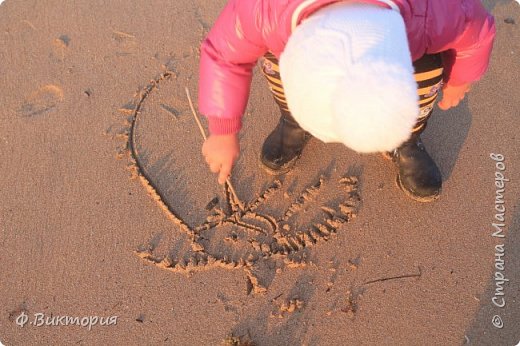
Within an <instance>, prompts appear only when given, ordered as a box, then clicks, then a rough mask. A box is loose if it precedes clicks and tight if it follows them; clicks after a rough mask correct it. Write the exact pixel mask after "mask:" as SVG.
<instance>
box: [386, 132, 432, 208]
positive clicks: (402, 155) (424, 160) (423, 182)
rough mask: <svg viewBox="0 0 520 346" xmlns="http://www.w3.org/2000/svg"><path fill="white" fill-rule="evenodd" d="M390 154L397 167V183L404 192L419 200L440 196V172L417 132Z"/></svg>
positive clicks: (425, 200) (423, 200)
mask: <svg viewBox="0 0 520 346" xmlns="http://www.w3.org/2000/svg"><path fill="white" fill-rule="evenodd" d="M390 156H391V157H392V160H393V161H394V162H395V163H396V165H397V167H398V169H399V173H398V174H397V184H398V185H399V187H400V188H401V190H403V191H404V192H405V194H407V195H408V196H409V197H411V198H412V199H414V200H416V201H419V202H431V201H434V200H435V199H437V198H438V197H439V196H440V193H441V189H442V176H441V172H440V171H439V168H438V167H437V165H436V164H435V162H434V161H433V159H432V158H431V156H430V155H429V154H428V152H427V151H426V148H425V147H424V144H423V142H422V141H421V138H420V136H419V134H413V135H412V137H411V138H410V139H409V140H408V141H406V142H405V143H403V144H402V145H401V146H400V147H399V148H397V149H395V150H394V151H393V152H391V153H390Z"/></svg>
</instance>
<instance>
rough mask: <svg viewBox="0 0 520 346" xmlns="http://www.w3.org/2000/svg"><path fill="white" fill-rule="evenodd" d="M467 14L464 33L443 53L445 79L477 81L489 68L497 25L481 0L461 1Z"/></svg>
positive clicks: (465, 81)
mask: <svg viewBox="0 0 520 346" xmlns="http://www.w3.org/2000/svg"><path fill="white" fill-rule="evenodd" d="M461 5H462V10H463V12H464V15H465V28H464V30H463V31H462V34H461V35H459V36H458V37H457V39H456V40H455V41H454V42H453V43H452V44H451V45H450V47H448V49H447V50H446V51H445V52H444V53H443V60H444V65H445V69H446V73H445V81H446V82H448V83H450V84H452V85H462V84H466V83H472V82H475V81H478V80H479V79H480V78H481V77H482V76H483V75H484V73H485V72H486V70H487V68H488V65H489V59H490V56H491V50H492V49H493V42H494V38H495V33H496V28H495V21H494V18H493V16H492V15H490V14H489V13H488V12H487V11H486V9H485V8H484V7H483V6H482V4H481V3H480V0H463V1H461Z"/></svg>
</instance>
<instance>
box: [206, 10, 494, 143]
mask: <svg viewBox="0 0 520 346" xmlns="http://www.w3.org/2000/svg"><path fill="white" fill-rule="evenodd" d="M339 1H342V0H230V1H228V3H227V5H226V7H225V8H224V10H223V11H222V13H221V14H220V16H219V18H218V19H217V21H216V23H215V25H214V27H213V28H212V30H211V31H210V33H209V34H208V36H207V37H206V39H205V40H204V41H203V43H202V47H201V58H200V81H199V108H200V111H201V112H202V114H204V115H205V116H206V117H207V118H208V121H209V128H210V132H211V134H230V133H236V132H238V131H239V130H240V128H241V118H242V115H243V113H244V111H245V108H246V105H247V101H248V97H249V90H250V85H251V78H252V69H253V67H254V66H255V64H256V62H257V60H258V58H260V57H261V56H263V55H264V54H265V53H266V52H267V51H271V52H273V54H274V55H276V56H278V57H279V56H280V54H281V53H282V51H283V49H284V47H285V44H286V43H287V40H288V38H289V36H290V35H291V31H292V30H293V29H294V28H295V27H296V26H297V24H298V23H299V22H301V21H302V20H303V19H305V18H306V17H307V16H309V15H310V14H312V13H313V12H314V11H316V10H318V9H320V8H322V7H324V6H326V5H328V4H332V3H336V2H339ZM343 1H346V0H343ZM357 2H362V3H372V4H377V5H380V6H386V7H389V8H390V7H391V6H396V5H397V6H398V8H399V10H400V12H401V15H402V16H403V19H404V22H405V24H406V28H407V35H408V41H409V46H410V50H411V54H412V59H413V60H414V61H415V60H417V59H419V58H420V57H421V56H423V55H424V54H426V53H429V54H433V53H439V52H443V53H442V54H443V61H444V67H445V71H446V74H445V81H447V82H449V83H450V84H452V85H460V84H464V83H469V82H474V81H477V80H479V79H480V77H481V76H482V75H483V74H484V72H485V71H486V69H487V66H488V64H489V57H490V54H491V49H492V46H493V40H494V37H495V25H494V19H493V17H492V16H491V15H490V14H489V13H488V12H487V11H486V10H485V9H484V7H483V6H482V4H481V3H480V0H456V1H455V0H357ZM316 49H319V47H317V48H316Z"/></svg>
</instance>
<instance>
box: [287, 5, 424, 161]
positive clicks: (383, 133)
mask: <svg viewBox="0 0 520 346" xmlns="http://www.w3.org/2000/svg"><path fill="white" fill-rule="evenodd" d="M280 73H281V77H282V81H283V84H284V89H285V94H286V98H287V102H288V105H289V109H290V110H291V113H292V114H293V116H294V118H295V119H296V120H297V121H298V123H299V124H300V126H301V127H302V128H304V129H305V130H306V131H308V132H310V133H311V134H312V135H314V136H315V137H317V138H318V139H320V140H322V141H324V142H340V143H343V144H345V145H346V146H348V147H349V148H351V149H353V150H355V151H357V152H361V153H371V152H382V151H390V150H392V149H394V148H396V147H398V146H399V145H400V144H402V143H403V142H404V141H405V140H407V139H408V138H409V136H410V133H411V131H412V128H413V126H414V125H415V123H416V120H417V117H418V116H419V106H418V96H417V84H416V82H415V78H414V75H413V65H412V60H411V56H410V50H409V47H408V41H407V37H406V30H405V25H404V22H403V19H402V17H401V15H400V14H399V13H398V12H396V11H393V10H389V9H385V8H381V7H377V6H372V5H359V4H346V3H338V4H335V5H331V6H327V7H326V8H325V9H323V10H320V11H318V12H317V13H315V14H313V15H312V16H311V17H309V18H308V19H307V20H305V21H303V22H302V23H301V24H300V25H299V26H298V27H297V28H296V29H295V31H294V32H293V34H292V35H291V37H290V38H289V41H288V43H287V45H286V47H285V50H284V52H283V53H282V55H281V57H280Z"/></svg>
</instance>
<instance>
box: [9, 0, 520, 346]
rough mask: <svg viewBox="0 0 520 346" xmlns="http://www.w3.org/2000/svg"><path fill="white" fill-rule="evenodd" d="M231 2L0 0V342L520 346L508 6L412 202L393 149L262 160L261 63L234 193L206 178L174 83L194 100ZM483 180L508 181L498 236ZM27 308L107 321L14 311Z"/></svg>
mask: <svg viewBox="0 0 520 346" xmlns="http://www.w3.org/2000/svg"><path fill="white" fill-rule="evenodd" d="M224 4H225V1H224V0H218V1H203V0H190V1H188V0H175V1H161V0H151V1H136V0H125V1H121V0H118V1H115V0H114V1H108V2H105V1H99V0H91V1H55V0H47V1H29V0H19V1H14V0H7V1H5V2H4V3H2V4H1V5H0V76H1V78H0V87H1V89H0V90H1V92H0V105H1V106H2V107H1V111H0V162H1V164H0V167H1V170H0V173H1V175H0V191H1V193H0V232H1V233H0V250H1V251H0V282H1V284H0V341H1V342H2V343H3V344H5V345H42V344H79V345H99V344H125V345H126V344H129V345H134V344H143V345H157V344H171V345H219V344H221V343H222V342H223V341H224V340H225V339H226V338H228V344H232V342H231V341H230V340H231V339H230V338H234V339H233V340H235V341H237V340H240V341H241V342H242V343H243V344H244V343H245V342H247V341H250V342H253V343H254V344H256V345H300V344H301V345H357V344H364V345H381V344H402V345H434V344H436V345H439V344H440V345H461V344H465V343H469V344H475V345H516V344H517V343H518V342H519V341H520V329H519V328H518V326H519V325H520V304H519V302H518V300H519V299H520V295H519V292H520V235H519V231H520V184H519V183H518V181H519V180H520V154H519V153H518V148H519V144H520V136H519V134H518V129H519V128H520V118H519V115H520V101H518V100H519V98H520V92H519V88H518V78H519V77H520V72H519V71H520V59H519V56H520V43H519V42H520V5H519V4H518V3H516V2H507V1H487V2H486V6H487V7H488V8H489V9H490V10H492V12H493V13H494V15H495V18H496V22H497V27H498V35H497V40H496V45H495V50H494V53H493V57H492V64H491V67H490V70H489V73H488V74H487V75H486V76H485V78H484V79H483V80H482V81H481V82H480V83H478V84H477V85H475V87H474V89H473V91H472V93H471V94H470V95H469V97H468V98H467V100H465V102H464V103H463V104H462V105H460V106H459V107H457V108H456V109H453V110H450V111H448V112H441V111H440V110H436V114H435V116H434V117H433V118H432V120H431V122H430V124H429V127H428V129H427V131H426V133H425V135H424V141H425V143H426V145H427V147H428V148H429V151H430V152H431V154H432V156H433V157H434V158H435V159H436V161H437V162H438V164H439V166H440V168H441V171H442V174H443V176H444V180H445V182H444V193H443V195H442V197H441V199H440V200H438V201H437V202H435V203H432V204H420V203H417V202H413V201H411V200H409V199H407V198H406V197H405V196H404V195H403V194H402V193H401V192H400V191H399V190H398V189H397V187H396V186H395V174H396V172H395V167H394V166H393V164H392V163H391V162H390V161H386V160H384V159H382V158H381V156H379V155H358V154H356V153H353V152H352V151H349V150H347V149H345V148H344V147H342V146H340V145H325V144H323V143H320V142H319V141H317V140H311V142H310V143H309V145H308V146H307V148H306V149H305V152H304V155H303V157H302V158H301V160H300V161H299V163H298V165H297V167H296V168H295V170H294V171H293V172H291V173H290V174H288V175H287V176H285V177H281V178H280V179H279V180H276V179H274V178H273V177H271V176H269V175H267V174H266V173H264V171H263V170H261V169H260V168H259V163H258V157H259V154H260V148H261V145H262V142H263V140H264V138H265V137H266V136H267V134H268V133H269V132H270V131H271V129H272V128H273V127H274V126H275V123H276V121H277V117H278V113H277V109H276V106H275V104H274V102H273V101H272V99H271V96H270V94H269V91H268V89H267V87H266V85H265V81H264V80H263V79H262V77H261V76H260V73H258V72H259V71H256V74H255V79H254V82H253V88H252V93H251V98H250V103H249V106H248V109H247V114H246V116H245V124H244V130H243V132H242V134H241V145H242V154H241V157H240V160H239V161H238V163H237V165H236V167H235V169H234V173H233V177H232V182H233V185H234V187H235V189H236V193H237V196H238V199H239V200H236V199H235V198H234V197H233V194H232V193H231V192H230V191H229V189H227V190H226V189H223V188H221V187H220V186H218V185H217V183H216V177H214V176H213V175H212V174H211V173H210V172H209V171H208V169H207V168H206V166H205V164H204V163H203V158H202V155H201V154H200V147H201V144H202V137H201V135H200V133H199V130H198V128H197V125H196V124H195V122H194V120H193V117H192V115H191V112H190V108H189V105H188V101H187V98H186V95H185V91H184V88H185V87H188V88H189V89H190V90H191V94H192V96H193V98H194V99H196V97H197V92H196V91H197V83H198V61H199V51H198V47H199V44H200V41H201V40H202V39H203V37H204V36H205V34H206V33H207V31H208V30H209V29H210V28H211V26H212V23H213V22H214V21H215V19H216V17H217V15H218V13H219V11H220V10H221V8H222V7H223V5H224ZM491 153H497V154H502V155H503V156H504V157H505V161H504V164H505V171H504V172H500V171H498V168H497V167H496V161H494V160H492V159H491V158H490V154H491ZM499 168H503V167H501V166H500V167H499ZM496 172H499V173H503V174H504V175H505V177H506V178H507V179H510V181H509V182H506V183H505V192H504V194H505V198H504V202H505V207H506V212H505V221H504V222H503V223H504V226H502V227H500V228H501V229H503V233H500V234H501V235H503V236H504V237H503V238H499V237H493V236H492V234H493V232H494V231H496V229H495V228H493V227H492V223H493V222H497V221H496V219H495V214H496V210H495V199H496V191H497V186H496V185H495V176H496ZM497 245H498V247H496V246H497ZM497 253H498V254H499V255H500V256H498V258H499V259H505V262H504V265H503V266H501V262H495V258H496V257H497V256H496V255H495V254H497ZM502 254H504V255H503V256H502ZM501 256H502V257H501ZM501 275H503V278H506V279H508V280H509V281H507V282H506V283H505V284H504V285H503V286H502V284H501V282H500V280H499V279H500V278H502V277H501ZM501 287H503V288H504V289H503V290H502V291H501V290H500V288H501ZM497 288H498V293H503V294H504V296H497V297H498V298H505V303H506V304H505V306H504V307H502V308H500V307H497V306H495V305H494V304H493V302H492V298H493V297H494V296H495V294H496V293H497ZM35 314H43V315H44V316H45V318H48V320H47V321H48V323H47V324H53V323H54V324H59V321H60V320H58V319H57V318H58V317H63V316H68V317H79V318H83V317H88V316H93V317H96V316H97V317H99V318H101V317H103V318H107V317H110V316H117V324H115V325H114V324H111V325H101V324H100V323H98V324H97V325H94V326H92V328H91V330H89V328H87V327H82V326H78V325H63V324H62V325H43V326H38V323H36V325H35V324H34V323H33V325H31V324H30V323H27V324H26V325H25V326H24V327H20V326H19V325H18V324H17V322H20V321H21V319H20V318H19V317H20V316H28V318H29V320H28V322H34V319H35ZM495 315H497V316H500V317H501V319H502V321H503V324H504V326H503V328H496V327H494V326H493V324H492V320H493V318H494V316H495ZM39 316H42V315H39ZM53 318H54V319H53ZM53 321H54V322H53ZM61 322H63V320H61Z"/></svg>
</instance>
